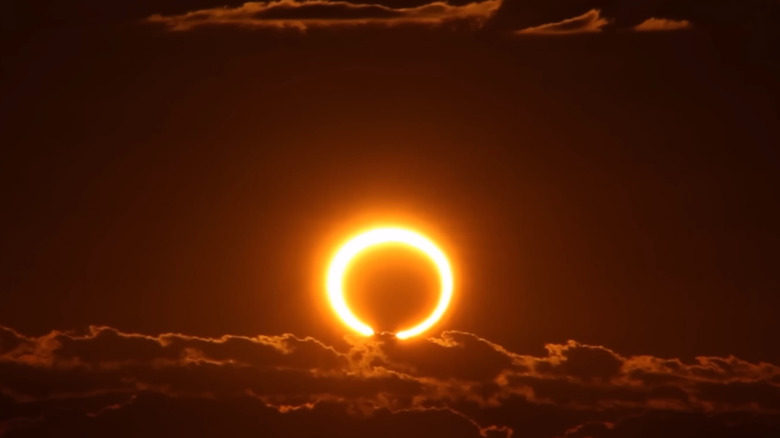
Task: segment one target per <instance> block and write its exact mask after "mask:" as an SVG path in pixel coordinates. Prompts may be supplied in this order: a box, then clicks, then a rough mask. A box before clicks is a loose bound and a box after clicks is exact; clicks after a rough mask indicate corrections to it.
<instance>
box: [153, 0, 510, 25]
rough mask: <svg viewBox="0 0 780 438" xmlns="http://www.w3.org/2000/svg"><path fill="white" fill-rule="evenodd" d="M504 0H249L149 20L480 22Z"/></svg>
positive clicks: (196, 22) (219, 22)
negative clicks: (392, 1)
mask: <svg viewBox="0 0 780 438" xmlns="http://www.w3.org/2000/svg"><path fill="white" fill-rule="evenodd" d="M499 4H500V0H482V1H475V2H472V3H458V4H450V3H447V2H441V1H434V2H431V3H422V4H417V5H409V6H387V5H383V4H372V3H356V2H347V1H329V0H307V1H301V0H276V1H269V2H247V3H244V4H243V5H241V6H238V7H233V8H224V7H219V8H210V9H201V10H195V11H192V12H187V13H184V14H179V15H162V14H154V15H152V16H150V17H148V18H147V20H146V21H147V22H149V23H158V24H163V25H165V26H167V27H169V28H170V29H172V30H188V29H192V28H195V27H200V26H241V27H260V28H281V29H284V28H296V29H301V30H305V29H307V28H310V27H331V26H347V25H348V26H355V25H381V26H393V25H401V24H407V25H408V24H413V25H426V26H436V25H442V24H446V23H453V22H460V23H467V24H468V23H471V24H473V26H476V27H478V26H480V25H481V24H482V23H483V22H484V21H485V20H487V18H488V17H490V15H491V14H492V13H493V12H494V11H495V10H496V9H497V8H498V5H499Z"/></svg>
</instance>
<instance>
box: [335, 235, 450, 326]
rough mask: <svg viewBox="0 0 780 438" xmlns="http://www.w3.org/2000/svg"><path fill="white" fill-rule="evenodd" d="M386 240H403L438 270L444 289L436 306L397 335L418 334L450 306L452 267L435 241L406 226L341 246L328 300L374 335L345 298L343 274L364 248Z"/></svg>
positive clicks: (342, 315) (349, 321)
mask: <svg viewBox="0 0 780 438" xmlns="http://www.w3.org/2000/svg"><path fill="white" fill-rule="evenodd" d="M384 243H400V244H403V245H408V246H411V247H413V248H415V249H417V250H419V251H422V252H423V253H424V254H425V255H427V256H428V257H429V258H430V259H431V260H432V261H433V263H434V264H435V265H436V269H437V270H438V271H439V281H440V283H441V291H440V292H439V302H438V304H436V308H435V309H433V313H431V314H430V315H429V316H428V317H427V318H426V319H425V320H424V321H423V322H421V323H419V324H418V325H416V326H414V327H411V328H409V329H406V330H401V331H399V332H398V333H396V334H395V336H396V337H397V338H399V339H407V338H411V337H413V336H417V335H419V334H420V333H422V332H424V331H425V330H428V329H429V328H431V326H433V325H434V324H436V322H437V321H438V320H439V319H440V318H441V317H442V315H444V312H445V311H446V310H447V306H449V304H450V299H451V298H452V285H453V280H452V268H450V262H449V261H448V260H447V256H445V255H444V252H442V250H440V249H439V247H437V246H436V244H434V243H433V242H431V241H430V240H429V239H428V238H426V237H425V236H423V235H421V234H418V233H415V232H414V231H410V230H407V229H403V228H375V229H372V230H369V231H366V232H364V233H362V234H359V235H358V236H356V237H354V238H352V239H351V240H349V241H348V242H347V243H345V244H344V246H342V247H341V248H340V249H339V250H338V252H337V253H336V255H335V256H334V257H333V260H332V261H331V263H330V267H329V268H328V276H327V291H328V299H329V300H330V305H331V306H332V307H333V310H335V311H336V314H338V316H339V318H341V320H342V321H344V323H345V324H346V325H347V326H349V327H350V328H351V329H353V330H355V331H356V332H358V333H360V334H362V335H364V336H371V335H373V334H374V329H372V328H371V327H370V326H368V325H367V324H365V323H364V322H362V321H361V320H360V319H358V317H357V316H355V314H354V313H352V311H351V310H350V308H349V306H348V305H347V302H346V300H345V299H344V287H343V286H344V274H345V273H346V271H347V268H348V267H349V265H350V263H351V262H352V260H353V259H354V258H355V257H356V256H357V255H358V254H360V252H361V251H363V250H365V249H367V248H369V247H372V246H375V245H381V244H384Z"/></svg>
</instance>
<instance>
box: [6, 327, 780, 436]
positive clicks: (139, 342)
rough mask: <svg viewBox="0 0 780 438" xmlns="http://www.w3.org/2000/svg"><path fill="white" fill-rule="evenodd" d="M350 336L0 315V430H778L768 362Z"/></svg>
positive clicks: (779, 405) (776, 370) (457, 339)
mask: <svg viewBox="0 0 780 438" xmlns="http://www.w3.org/2000/svg"><path fill="white" fill-rule="evenodd" d="M347 340H348V342H349V344H350V347H349V348H347V349H343V350H337V349H335V348H333V347H331V346H328V345H325V344H324V343H322V342H320V341H318V340H316V339H313V338H300V337H296V336H293V335H289V334H288V335H279V336H256V337H245V336H223V337H221V338H202V337H196V336H188V335H183V334H175V333H167V334H161V335H158V336H148V335H141V334H134V333H124V332H121V331H118V330H116V329H113V328H110V327H91V328H90V329H89V330H88V331H87V332H85V333H81V334H79V333H71V332H60V331H53V332H51V333H49V334H46V335H43V336H38V337H27V336H24V335H22V334H20V333H18V332H16V331H14V330H11V329H6V328H0V433H3V431H5V435H7V436H26V434H28V433H32V434H35V435H58V436H63V435H78V436H105V435H106V434H108V432H109V431H124V432H121V433H119V434H120V436H121V434H122V433H125V434H127V435H128V436H136V435H139V434H141V435H149V436H162V435H166V434H167V435H169V434H171V433H173V431H177V432H176V433H192V434H194V435H199V436H203V435H211V434H218V433H219V434H221V435H225V434H227V435H229V436H244V435H246V436H250V435H252V436H257V435H258V434H262V435H263V436H306V435H307V432H306V431H307V430H308V431H311V430H316V431H317V432H318V433H320V434H322V435H324V436H333V435H341V436H399V435H406V436H409V437H423V436H426V437H427V436H464V437H472V436H473V437H478V436H482V437H488V436H510V435H511V434H512V433H514V434H515V436H529V437H539V438H553V437H585V436H591V437H612V436H643V435H641V434H638V432H636V431H637V430H639V429H641V428H649V429H648V430H655V431H658V432H659V433H661V432H663V433H664V434H665V435H669V436H671V437H674V436H684V435H674V433H675V430H673V428H674V427H676V426H675V425H677V424H679V425H682V426H685V427H694V426H695V427H698V428H701V429H702V430H712V431H720V430H724V431H731V432H730V433H732V435H723V434H720V435H719V434H718V433H713V434H712V435H711V436H713V437H720V436H736V435H733V434H734V433H737V432H739V433H743V432H744V433H746V435H741V436H769V434H771V433H777V432H779V431H780V367H778V366H776V365H773V364H768V363H751V362H746V361H743V360H741V359H738V358H736V357H725V358H724V357H699V358H698V359H697V360H696V361H695V362H693V363H684V362H682V361H680V360H679V359H665V358H657V357H653V356H623V355H620V354H618V353H617V352H614V351H612V350H610V349H608V348H606V347H602V346H595V345H585V344H581V343H578V342H575V341H569V342H568V343H566V344H549V345H547V347H546V348H547V354H546V355H542V356H530V355H523V354H518V353H514V352H511V351H508V350H507V349H505V348H503V347H502V346H500V345H498V344H495V343H492V342H490V341H488V340H486V339H483V338H480V337H478V336H476V335H474V334H470V333H465V332H458V331H450V332H444V333H443V334H442V335H441V336H439V337H432V338H428V339H423V340H419V341H412V342H398V341H397V340H395V339H394V338H383V337H377V338H370V339H365V338H347ZM665 428H672V430H669V431H668V433H667V431H666V429H665ZM642 430H644V429H642ZM683 430H684V429H683ZM219 431H222V432H219ZM223 432H224V433H223ZM750 433H753V435H750ZM761 434H764V435H761ZM112 435H116V434H114V433H112ZM653 436H654V435H653Z"/></svg>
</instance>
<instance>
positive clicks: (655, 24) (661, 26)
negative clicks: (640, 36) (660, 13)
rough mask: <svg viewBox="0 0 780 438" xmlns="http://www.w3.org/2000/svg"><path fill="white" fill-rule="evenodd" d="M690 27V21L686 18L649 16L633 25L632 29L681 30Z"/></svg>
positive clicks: (644, 30) (649, 30)
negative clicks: (674, 18)
mask: <svg viewBox="0 0 780 438" xmlns="http://www.w3.org/2000/svg"><path fill="white" fill-rule="evenodd" d="M691 27H692V25H691V22H690V21H688V20H670V19H667V18H653V17H651V18H648V19H647V20H645V21H643V22H641V23H639V24H637V25H636V26H634V27H633V30H636V31H639V32H655V31H664V30H683V29H690V28H691Z"/></svg>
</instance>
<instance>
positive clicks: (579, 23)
mask: <svg viewBox="0 0 780 438" xmlns="http://www.w3.org/2000/svg"><path fill="white" fill-rule="evenodd" d="M607 24H609V20H607V19H606V18H603V17H602V16H601V11H599V10H598V9H591V10H590V11H588V12H586V13H584V14H582V15H580V16H578V17H574V18H568V19H566V20H561V21H558V22H555V23H547V24H543V25H541V26H534V27H528V28H525V29H522V30H519V31H517V33H519V34H559V35H565V34H574V33H590V32H600V31H601V29H602V28H604V26H606V25H607Z"/></svg>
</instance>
